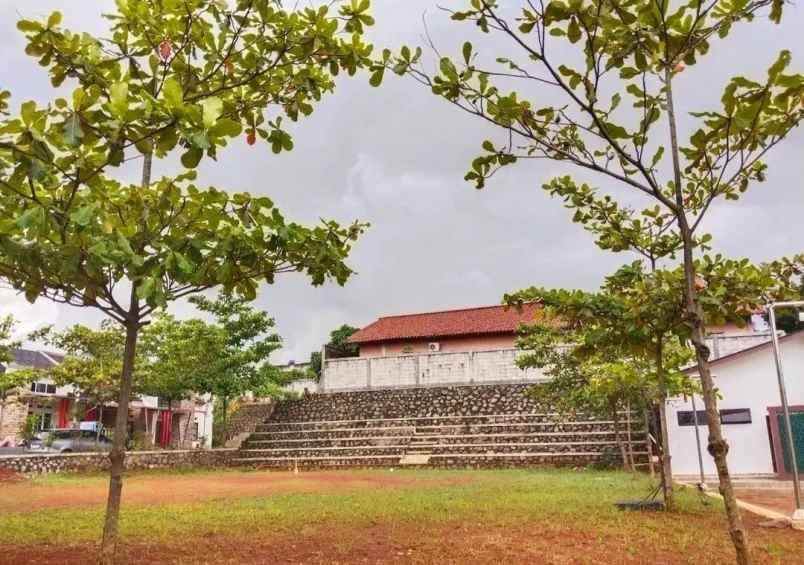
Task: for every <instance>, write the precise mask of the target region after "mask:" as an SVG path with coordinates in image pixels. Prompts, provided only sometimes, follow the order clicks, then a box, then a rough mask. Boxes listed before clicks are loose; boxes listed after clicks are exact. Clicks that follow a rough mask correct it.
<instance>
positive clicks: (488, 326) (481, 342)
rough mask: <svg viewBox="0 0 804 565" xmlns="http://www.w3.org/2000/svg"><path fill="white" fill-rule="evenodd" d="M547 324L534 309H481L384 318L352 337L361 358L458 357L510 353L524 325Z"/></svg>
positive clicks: (540, 313) (492, 307) (536, 309)
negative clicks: (484, 352)
mask: <svg viewBox="0 0 804 565" xmlns="http://www.w3.org/2000/svg"><path fill="white" fill-rule="evenodd" d="M536 322H541V323H547V320H546V319H545V317H544V315H543V313H542V311H541V309H540V308H538V307H537V306H535V305H526V306H525V307H524V308H523V309H522V311H518V310H516V309H514V308H507V307H505V306H481V307H475V308H462V309H459V310H444V311H440V312H424V313H420V314H402V315H398V316H384V317H381V318H379V319H378V320H376V321H375V322H372V323H371V324H369V325H368V326H366V327H365V328H363V329H361V330H360V331H358V332H357V333H355V334H353V335H352V336H351V337H350V338H349V341H350V342H351V343H355V344H357V345H358V346H359V347H360V357H384V356H390V355H400V354H411V353H437V352H443V353H454V352H455V353H457V352H470V351H488V350H496V349H510V348H513V347H514V346H515V343H514V342H515V339H516V332H517V329H518V328H519V327H520V326H521V325H522V324H533V323H536Z"/></svg>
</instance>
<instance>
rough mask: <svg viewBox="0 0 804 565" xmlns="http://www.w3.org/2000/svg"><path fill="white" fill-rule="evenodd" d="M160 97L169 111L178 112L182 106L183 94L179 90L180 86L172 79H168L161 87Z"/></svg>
mask: <svg viewBox="0 0 804 565" xmlns="http://www.w3.org/2000/svg"><path fill="white" fill-rule="evenodd" d="M162 95H163V96H164V98H165V103H166V104H167V106H168V108H170V109H171V110H178V109H180V108H181V107H182V105H183V104H184V94H183V93H182V90H181V85H180V84H179V81H177V80H176V79H175V78H173V77H169V78H168V79H167V80H166V81H165V85H164V86H163V87H162Z"/></svg>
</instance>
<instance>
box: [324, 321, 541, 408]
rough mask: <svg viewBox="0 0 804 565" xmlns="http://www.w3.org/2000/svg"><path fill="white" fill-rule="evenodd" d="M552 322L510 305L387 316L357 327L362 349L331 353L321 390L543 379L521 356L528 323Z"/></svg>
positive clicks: (354, 339) (352, 339)
mask: <svg viewBox="0 0 804 565" xmlns="http://www.w3.org/2000/svg"><path fill="white" fill-rule="evenodd" d="M534 323H541V324H551V323H553V322H552V321H550V320H548V319H547V318H546V317H545V316H544V314H543V313H542V310H541V309H540V308H539V307H537V306H533V305H531V306H526V307H525V308H524V309H523V310H522V311H521V312H520V311H517V310H516V309H506V308H505V307H504V306H481V307H477V308H464V309H461V310H445V311H441V312H425V313H421V314H403V315H400V316H386V317H382V318H379V319H378V320H377V321H375V322H373V323H372V324H369V325H368V326H366V327H365V328H363V329H361V330H359V331H358V332H356V333H355V334H353V335H352V336H351V337H350V338H349V341H350V342H351V343H354V344H357V345H358V347H359V353H358V356H356V357H345V358H340V359H325V360H324V364H323V369H322V376H321V378H320V379H319V385H318V389H319V391H320V392H337V391H347V390H367V389H369V390H370V389H388V388H403V387H423V386H444V385H463V384H480V383H523V382H536V381H539V380H542V379H544V375H543V374H542V373H541V370H539V369H533V368H529V369H524V370H523V369H520V368H519V366H518V365H517V363H516V359H517V356H518V355H519V352H518V351H517V349H516V337H517V330H518V329H519V328H520V326H521V325H522V324H534Z"/></svg>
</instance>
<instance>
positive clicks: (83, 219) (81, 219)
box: [70, 206, 95, 226]
mask: <svg viewBox="0 0 804 565" xmlns="http://www.w3.org/2000/svg"><path fill="white" fill-rule="evenodd" d="M94 215H95V211H94V209H93V208H92V207H91V206H82V207H81V208H78V209H77V210H76V211H75V212H73V213H72V214H70V219H71V220H72V221H73V222H75V223H76V224H78V225H79V226H87V225H89V223H90V222H91V221H92V218H93V217H94Z"/></svg>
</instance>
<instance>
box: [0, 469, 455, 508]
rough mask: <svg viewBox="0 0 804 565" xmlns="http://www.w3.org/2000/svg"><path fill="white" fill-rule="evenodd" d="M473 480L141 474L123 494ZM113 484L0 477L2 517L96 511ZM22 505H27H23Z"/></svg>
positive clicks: (227, 493)
mask: <svg viewBox="0 0 804 565" xmlns="http://www.w3.org/2000/svg"><path fill="white" fill-rule="evenodd" d="M465 480H467V479H464V478H462V479H457V478H455V477H450V478H444V479H435V478H433V479H429V478H417V479H413V478H410V477H403V476H394V475H391V474H382V475H380V474H377V473H371V472H365V473H361V472H354V473H349V474H338V473H327V472H305V473H303V474H301V475H294V474H293V473H291V472H273V473H251V472H242V473H238V472H228V473H221V474H220V475H216V477H215V480H210V478H209V476H207V475H206V474H193V473H189V474H177V475H151V474H140V475H132V476H130V477H127V478H126V486H125V489H124V490H123V502H124V503H125V504H157V503H158V504H170V503H175V502H199V501H203V500H209V499H216V498H226V499H237V498H250V497H264V496H270V495H272V494H284V493H290V492H300V493H311V492H339V491H343V490H348V489H364V488H404V487H412V486H416V487H417V488H421V487H427V486H441V485H445V486H446V485H452V484H457V483H459V482H462V481H465ZM107 481H108V479H106V478H105V477H101V476H99V477H98V478H97V480H96V481H93V482H92V483H89V484H87V483H80V484H69V483H67V484H64V485H59V487H58V488H57V489H55V488H53V486H52V485H47V484H37V483H36V482H31V481H29V480H24V479H23V478H21V477H19V476H18V475H11V474H8V477H7V478H6V480H5V481H4V476H3V475H0V482H3V486H2V488H0V512H32V511H36V510H41V509H43V508H67V507H76V506H94V505H101V504H105V503H106V496H107V494H108V483H107ZM20 500H24V501H25V504H24V505H21V504H20Z"/></svg>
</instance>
